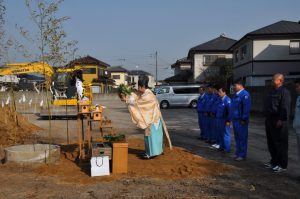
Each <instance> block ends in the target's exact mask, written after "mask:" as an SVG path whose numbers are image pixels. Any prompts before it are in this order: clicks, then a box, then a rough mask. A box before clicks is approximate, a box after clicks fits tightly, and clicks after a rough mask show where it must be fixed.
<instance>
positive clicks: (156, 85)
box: [155, 51, 158, 86]
mask: <svg viewBox="0 0 300 199" xmlns="http://www.w3.org/2000/svg"><path fill="white" fill-rule="evenodd" d="M155 73H156V83H155V86H157V85H158V84H157V81H158V76H157V51H155Z"/></svg>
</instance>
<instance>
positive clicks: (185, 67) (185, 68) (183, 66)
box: [180, 64, 191, 70]
mask: <svg viewBox="0 0 300 199" xmlns="http://www.w3.org/2000/svg"><path fill="white" fill-rule="evenodd" d="M180 69H181V70H190V69H191V64H181V65H180Z"/></svg>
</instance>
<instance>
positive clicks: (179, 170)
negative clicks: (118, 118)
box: [35, 139, 231, 184]
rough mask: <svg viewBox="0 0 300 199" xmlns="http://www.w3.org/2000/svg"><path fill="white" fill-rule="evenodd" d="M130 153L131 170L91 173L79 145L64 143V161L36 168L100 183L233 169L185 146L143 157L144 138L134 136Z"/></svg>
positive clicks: (74, 180)
mask: <svg viewBox="0 0 300 199" xmlns="http://www.w3.org/2000/svg"><path fill="white" fill-rule="evenodd" d="M128 142H129V157H128V174H126V175H125V174H124V175H110V176H106V177H93V178H91V177H90V166H89V164H86V165H84V164H83V165H77V164H76V163H75V162H76V158H77V156H78V149H77V145H76V144H74V145H69V146H62V148H61V150H62V156H61V161H60V163H59V164H57V165H43V166H41V167H39V168H37V169H36V170H35V172H36V173H37V174H38V175H44V176H55V177H58V178H59V179H60V180H62V181H64V182H70V183H82V184H89V183H96V182H99V181H113V180H117V179H121V178H130V177H152V178H158V179H167V180H178V179H184V178H201V177H207V176H218V175H222V174H225V173H227V172H229V171H230V170H231V168H229V167H228V166H225V165H223V164H220V163H217V162H214V161H211V160H207V159H204V158H202V157H200V156H198V155H195V154H193V153H191V152H188V151H186V150H184V149H182V148H177V147H174V148H173V150H169V149H166V150H165V152H164V155H161V156H159V157H156V158H154V159H150V160H143V159H140V158H139V156H138V154H139V153H141V152H142V150H143V149H144V144H143V143H144V142H143V140H141V139H130V140H129V141H128Z"/></svg>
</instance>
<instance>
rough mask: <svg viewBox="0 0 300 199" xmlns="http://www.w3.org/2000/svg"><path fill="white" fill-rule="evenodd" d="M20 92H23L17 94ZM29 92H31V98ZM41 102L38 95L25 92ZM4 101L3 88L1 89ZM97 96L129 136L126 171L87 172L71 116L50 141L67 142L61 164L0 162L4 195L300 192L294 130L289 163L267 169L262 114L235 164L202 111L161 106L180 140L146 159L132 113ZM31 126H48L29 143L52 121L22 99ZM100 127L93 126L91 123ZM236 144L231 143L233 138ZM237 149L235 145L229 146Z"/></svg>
mask: <svg viewBox="0 0 300 199" xmlns="http://www.w3.org/2000/svg"><path fill="white" fill-rule="evenodd" d="M19 95H21V94H19ZM27 96H28V97H27ZM30 97H32V98H33V101H34V102H35V103H36V104H39V98H38V96H36V95H35V94H33V93H26V98H30ZM2 99H6V94H2ZM95 102H96V103H99V104H101V105H104V106H107V110H105V115H106V116H107V117H108V118H110V119H111V120H112V122H113V125H114V127H115V128H116V129H117V132H119V133H124V134H126V135H127V137H128V138H129V145H130V146H129V148H130V150H129V173H128V174H127V175H112V176H109V177H95V178H91V177H89V167H88V166H82V165H78V164H76V161H75V157H76V154H77V146H76V144H75V145H67V144H66V138H67V127H66V123H67V121H66V120H52V121H51V126H52V129H51V137H52V139H53V142H55V143H57V144H60V145H61V146H62V156H61V161H60V162H59V163H58V164H57V165H42V166H41V165H16V164H2V165H0V179H1V181H0V187H1V188H0V199H1V198H299V195H300V190H299V185H300V178H299V176H300V162H299V160H298V159H297V154H296V148H295V147H296V142H295V136H294V134H293V131H292V130H291V132H290V151H289V154H290V157H289V167H288V170H287V171H286V172H284V173H280V174H274V173H272V172H271V171H270V170H266V169H264V168H263V166H262V164H263V163H264V162H265V161H267V160H268V159H269V155H268V151H267V146H266V138H265V134H264V126H263V118H262V117H260V116H259V115H256V116H253V117H252V118H251V124H250V130H249V153H248V158H247V160H246V161H244V162H235V161H234V160H233V158H232V157H231V156H232V154H224V153H221V152H219V151H215V150H213V149H211V148H210V146H209V145H208V144H206V143H204V142H203V141H199V140H197V139H196V138H197V137H198V135H199V129H198V124H197V113H196V111H195V110H193V109H187V108H176V109H175V108H174V109H168V110H163V115H164V119H165V121H166V123H167V125H168V127H169V131H170V134H171V139H172V141H173V144H174V145H175V146H176V147H175V149H174V150H173V151H169V150H167V149H166V150H165V155H162V156H160V157H158V158H155V159H153V160H148V161H145V160H141V159H139V158H138V157H137V153H138V152H140V151H141V150H143V142H142V139H143V132H142V131H140V130H139V129H136V127H135V126H134V125H133V124H132V123H131V121H130V117H129V114H128V111H127V109H126V107H125V106H124V104H122V103H120V101H119V100H118V98H117V97H116V96H114V95H108V96H107V95H106V96H102V95H99V96H95ZM18 110H19V111H20V112H23V116H24V118H27V119H28V120H29V121H30V122H32V123H33V124H35V125H37V126H39V127H41V128H43V129H44V130H42V131H39V133H38V136H37V137H36V138H34V139H32V140H27V141H28V142H47V141H48V136H49V131H48V125H49V123H48V121H47V120H40V119H39V118H38V116H37V115H36V114H35V113H37V112H38V106H36V105H34V104H33V105H31V106H29V105H25V103H24V104H18ZM68 124H69V125H68V131H69V137H70V140H71V142H72V143H76V141H77V131H76V121H75V120H70V121H68ZM93 129H96V126H95V127H94V128H93ZM233 143H234V142H233ZM232 151H234V145H233V146H232Z"/></svg>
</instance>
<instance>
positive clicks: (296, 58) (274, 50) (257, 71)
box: [231, 21, 300, 86]
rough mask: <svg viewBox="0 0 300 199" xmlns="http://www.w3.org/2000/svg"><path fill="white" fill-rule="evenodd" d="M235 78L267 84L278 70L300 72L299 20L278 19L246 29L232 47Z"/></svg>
mask: <svg viewBox="0 0 300 199" xmlns="http://www.w3.org/2000/svg"><path fill="white" fill-rule="evenodd" d="M231 50H232V51H233V57H234V58H233V63H234V68H233V76H234V79H238V78H243V79H244V80H245V82H246V85H247V86H264V85H266V83H267V82H269V81H270V80H271V78H272V76H273V74H275V73H283V74H284V75H285V76H286V79H293V78H296V77H299V76H300V23H299V22H292V21H279V22H277V23H274V24H271V25H268V26H265V27H263V28H260V29H258V30H255V31H252V32H249V33H247V34H246V35H245V36H243V37H242V38H241V39H240V40H239V41H238V42H236V43H235V44H234V45H233V46H232V47H231Z"/></svg>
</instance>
